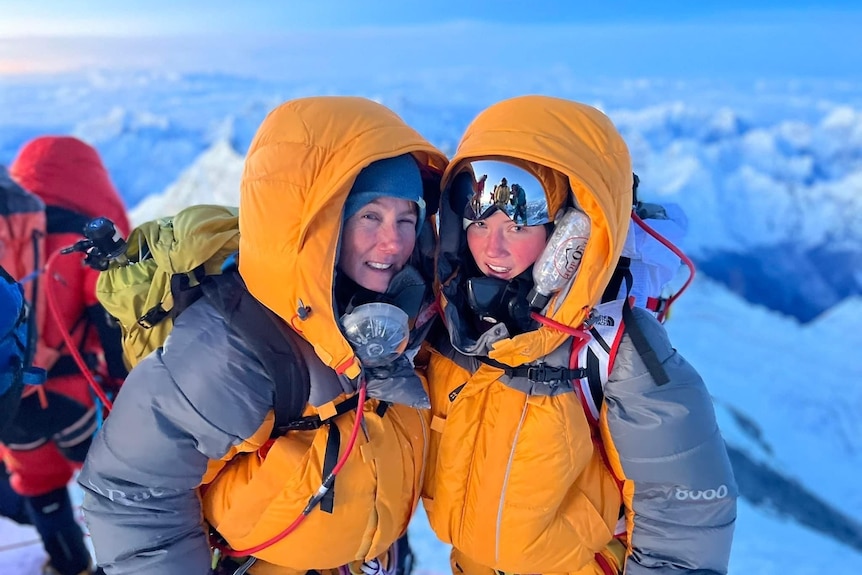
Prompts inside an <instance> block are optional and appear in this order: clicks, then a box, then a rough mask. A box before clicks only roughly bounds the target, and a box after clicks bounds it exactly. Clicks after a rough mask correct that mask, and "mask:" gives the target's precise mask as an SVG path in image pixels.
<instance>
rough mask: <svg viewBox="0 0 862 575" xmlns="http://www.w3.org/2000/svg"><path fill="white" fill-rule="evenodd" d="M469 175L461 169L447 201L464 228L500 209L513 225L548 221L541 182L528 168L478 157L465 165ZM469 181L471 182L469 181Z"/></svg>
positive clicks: (529, 224) (546, 200) (535, 224)
mask: <svg viewBox="0 0 862 575" xmlns="http://www.w3.org/2000/svg"><path fill="white" fill-rule="evenodd" d="M468 165H469V166H470V168H471V169H472V170H473V177H472V178H470V179H468V178H467V177H465V175H466V176H469V172H468V171H466V170H465V172H464V173H463V174H462V175H461V176H459V177H458V178H457V179H456V182H455V183H456V184H457V187H458V188H459V189H458V190H455V189H454V188H455V187H456V186H454V185H453V190H452V196H451V200H452V201H453V202H457V203H458V206H455V205H453V206H452V207H453V209H454V210H455V212H456V213H461V214H462V217H463V219H464V229H467V227H469V225H470V224H472V223H473V222H477V221H480V220H484V219H485V218H487V217H489V216H491V215H493V214H494V213H495V212H498V211H499V212H503V213H504V214H506V216H507V217H509V218H510V219H511V220H512V221H513V222H515V223H516V224H521V225H524V226H538V225H541V224H546V223H548V222H550V221H551V216H550V215H549V214H548V198H547V195H546V194H545V188H544V186H542V183H541V182H540V181H539V180H538V178H536V176H534V175H533V174H531V173H529V172H528V171H526V170H524V169H523V168H519V167H518V166H515V165H514V164H510V163H508V162H501V161H499V160H479V161H476V162H470V163H469V164H468ZM470 180H472V181H470Z"/></svg>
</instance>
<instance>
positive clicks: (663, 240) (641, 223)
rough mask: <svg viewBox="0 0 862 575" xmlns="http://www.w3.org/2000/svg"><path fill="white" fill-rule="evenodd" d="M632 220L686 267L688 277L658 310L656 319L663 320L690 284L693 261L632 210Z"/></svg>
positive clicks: (693, 269) (692, 273)
mask: <svg viewBox="0 0 862 575" xmlns="http://www.w3.org/2000/svg"><path fill="white" fill-rule="evenodd" d="M632 220H634V222H635V223H636V224H637V225H639V226H640V227H641V228H643V230H644V231H645V232H646V233H648V234H649V235H651V236H652V237H654V238H655V239H657V240H658V241H659V242H660V243H661V244H662V245H663V246H664V247H666V248H667V249H669V250H670V251H672V252H673V253H674V254H676V255H677V257H679V259H680V260H682V263H684V264H685V265H686V267H687V268H688V279H687V280H685V283H684V284H682V287H681V288H679V290H678V291H677V292H676V293H675V294H673V295H672V296H670V297H669V298H668V299H667V303H665V305H664V309H662V310H661V311H660V312H659V317H658V320H659V321H664V318H665V316H666V315H667V312H668V310H669V309H670V304H672V303H673V302H675V301H676V300H677V299H678V298H679V296H681V295H682V292H684V291H685V290H686V289H688V286H689V285H690V284H691V282H692V280H694V273H695V267H694V262H693V261H691V259H690V258H689V257H688V256H687V255H685V253H683V251H682V250H681V249H679V248H678V247H676V246H675V245H674V244H672V243H671V242H670V240H668V239H667V238H666V237H664V236H663V235H661V234H660V233H658V232H657V231H655V230H654V229H652V228H651V227H650V226H649V225H647V223H646V222H644V221H643V220H642V219H641V218H640V216H638V215H637V214H636V213H635V212H634V211H632Z"/></svg>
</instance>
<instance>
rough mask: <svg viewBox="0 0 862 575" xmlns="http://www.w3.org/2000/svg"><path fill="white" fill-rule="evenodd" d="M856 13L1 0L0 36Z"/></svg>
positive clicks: (772, 2)
mask: <svg viewBox="0 0 862 575" xmlns="http://www.w3.org/2000/svg"><path fill="white" fill-rule="evenodd" d="M860 9H862V7H860V4H859V2H858V1H856V0H832V1H829V2H825V1H823V0H794V1H793V2H787V1H786V0H722V1H710V0H661V1H659V2H647V1H644V0H604V1H601V2H596V1H595V0H592V1H590V2H583V1H578V0H528V1H525V0H438V1H435V2H410V1H408V0H293V1H278V0H245V1H241V0H208V1H204V0H123V1H117V0H4V1H3V8H2V12H3V18H2V19H0V34H2V35H4V36H7V37H8V36H10V35H15V36H18V35H34V34H35V35H41V34H74V35H79V34H81V35H90V34H94V35H103V34H109V35H114V34H120V35H125V34H134V33H139V34H187V33H194V32H209V33H213V32H228V31H232V32H255V33H260V32H264V33H273V32H279V31H286V30H296V29H306V30H307V29H321V28H343V27H353V26H403V25H417V24H434V23H443V22H451V21H462V20H471V21H480V22H488V23H503V24H517V23H523V24H562V23H571V24H580V23H605V24H608V23H617V24H619V23H622V24H632V23H639V22H650V23H667V22H704V21H706V22H710V21H711V22H725V23H726V22H732V21H738V20H740V19H750V18H755V19H757V20H759V21H761V22H766V21H769V20H774V19H778V20H782V19H785V18H797V17H799V16H804V15H805V14H807V13H813V14H817V13H820V12H822V11H824V10H829V11H835V10H838V11H844V10H846V11H853V12H857V13H858V12H859V11H860ZM815 17H816V16H815Z"/></svg>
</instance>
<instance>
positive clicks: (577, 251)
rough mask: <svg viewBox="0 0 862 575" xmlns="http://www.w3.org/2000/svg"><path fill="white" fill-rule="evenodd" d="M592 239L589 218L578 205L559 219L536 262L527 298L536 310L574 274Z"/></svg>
mask: <svg viewBox="0 0 862 575" xmlns="http://www.w3.org/2000/svg"><path fill="white" fill-rule="evenodd" d="M589 238H590V218H588V217H587V215H586V214H585V213H584V212H582V211H580V210H577V209H575V208H569V210H568V211H567V212H566V213H565V214H564V215H563V217H562V218H560V219H558V220H557V225H556V227H555V228H554V233H553V234H551V239H549V240H548V245H546V246H545V250H544V251H543V252H542V255H540V256H539V259H537V260H536V263H535V264H534V265H533V289H531V290H530V293H529V294H528V295H527V301H528V302H529V304H530V307H531V308H533V309H542V308H543V307H545V305H546V304H547V303H548V300H549V299H550V298H551V295H553V294H554V293H556V292H558V291H559V290H561V289H562V288H563V287H564V286H565V285H566V283H568V282H569V281H571V280H572V278H574V277H575V274H577V273H578V268H579V267H580V265H581V258H582V257H583V255H584V247H585V246H586V245H587V240H588V239H589Z"/></svg>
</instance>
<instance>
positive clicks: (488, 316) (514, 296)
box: [466, 274, 535, 333]
mask: <svg viewBox="0 0 862 575" xmlns="http://www.w3.org/2000/svg"><path fill="white" fill-rule="evenodd" d="M522 275H523V274H522ZM466 291H467V305H469V306H470V309H471V310H472V311H473V313H475V314H476V316H477V317H478V318H479V319H480V320H482V321H486V322H490V323H504V324H505V325H506V327H507V328H508V329H509V332H510V333H523V332H525V331H529V330H531V329H533V328H534V327H535V325H534V324H533V320H532V319H531V318H530V306H529V304H528V302H527V293H528V292H529V291H530V281H529V280H528V279H525V278H523V277H520V276H519V277H517V278H514V279H512V280H503V279H499V278H494V277H486V276H479V277H474V278H470V279H468V280H467V282H466Z"/></svg>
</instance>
